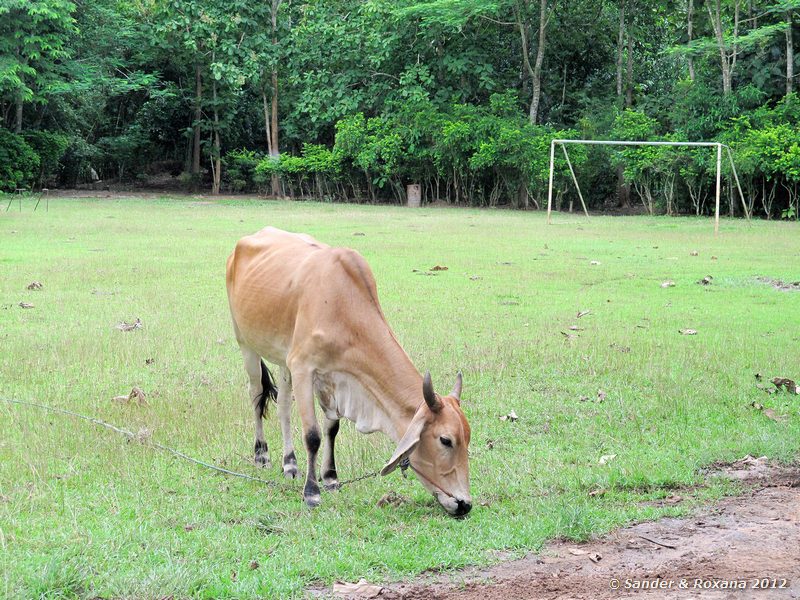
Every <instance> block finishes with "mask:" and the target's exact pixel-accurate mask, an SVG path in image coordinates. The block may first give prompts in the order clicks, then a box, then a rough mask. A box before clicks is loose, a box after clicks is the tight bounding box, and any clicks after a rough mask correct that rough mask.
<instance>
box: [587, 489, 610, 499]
mask: <svg viewBox="0 0 800 600" xmlns="http://www.w3.org/2000/svg"><path fill="white" fill-rule="evenodd" d="M605 493H606V490H604V489H603V488H597V489H594V490H592V491H590V492H589V497H590V498H594V497H595V496H602V495H603V494H605Z"/></svg>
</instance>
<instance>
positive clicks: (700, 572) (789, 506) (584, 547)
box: [380, 457, 800, 600]
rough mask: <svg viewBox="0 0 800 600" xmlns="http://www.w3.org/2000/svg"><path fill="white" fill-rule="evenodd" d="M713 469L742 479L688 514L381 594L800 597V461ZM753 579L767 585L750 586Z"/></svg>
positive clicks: (455, 599) (412, 598) (465, 599)
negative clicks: (734, 493)
mask: <svg viewBox="0 0 800 600" xmlns="http://www.w3.org/2000/svg"><path fill="white" fill-rule="evenodd" d="M713 474H718V475H723V476H726V477H730V478H732V479H736V480H739V481H741V482H743V483H744V484H746V485H747V486H749V489H748V490H747V492H746V493H744V494H743V495H741V496H738V497H734V498H725V499H724V500H722V501H720V502H719V503H717V504H716V505H714V506H710V507H704V508H703V509H701V510H700V511H698V512H697V513H696V514H694V515H693V516H692V517H689V518H682V519H674V518H666V519H662V520H660V521H657V522H651V523H640V524H638V525H634V526H631V527H626V528H624V529H620V530H618V531H615V532H613V533H611V534H609V535H607V536H604V537H602V538H599V539H597V540H594V541H591V542H588V543H585V544H575V543H571V542H553V543H551V544H548V545H547V546H546V547H545V549H544V550H543V551H542V552H541V553H539V554H537V555H530V556H528V557H526V558H524V559H522V560H516V561H509V562H506V563H502V564H499V565H496V566H494V567H491V568H488V569H466V570H463V571H459V572H458V573H456V574H448V575H436V576H432V577H430V578H427V579H425V580H420V581H415V582H410V583H404V584H395V585H392V586H389V587H387V588H384V590H383V592H382V594H381V596H380V598H386V599H392V600H418V599H419V600H421V599H426V600H471V599H475V600H477V599H481V600H506V599H512V598H513V599H515V600H519V599H531V600H533V599H537V600H538V599H548V600H567V599H574V600H583V599H586V600H588V599H591V600H605V599H611V598H615V599H616V598H630V597H634V596H635V597H647V598H652V599H655V598H668V599H671V600H672V599H678V598H692V599H723V598H725V599H727V598H735V599H744V598H800V468H798V467H782V466H778V465H774V464H771V463H769V462H768V461H767V460H766V459H765V458H753V457H746V458H745V459H743V460H741V461H737V462H736V463H733V464H731V465H726V466H721V465H720V466H719V468H718V469H717V470H716V471H715V472H714V473H713ZM762 580H763V581H762ZM767 580H769V581H767ZM755 581H758V582H759V583H762V584H767V583H768V584H769V586H771V587H770V588H769V589H754V585H757V584H754V582H755ZM656 584H658V585H661V586H664V588H663V589H652V586H654V585H656ZM682 584H685V585H686V586H687V587H681V585H682ZM613 585H618V586H619V589H612V586H613ZM670 585H671V587H666V586H670ZM715 585H716V586H717V587H713V586H715ZM742 585H746V586H747V587H746V589H741V586H742ZM626 586H628V587H627V588H626ZM633 586H638V588H639V589H634V587H633ZM645 586H650V588H651V589H646V587H645ZM772 586H774V587H772Z"/></svg>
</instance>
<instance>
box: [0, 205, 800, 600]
mask: <svg viewBox="0 0 800 600" xmlns="http://www.w3.org/2000/svg"><path fill="white" fill-rule="evenodd" d="M15 208H16V206H15ZM24 208H25V210H24V211H23V212H21V213H19V212H15V211H11V212H8V213H0V396H2V397H5V398H17V399H20V400H29V401H37V402H42V403H45V404H50V405H53V406H58V407H62V408H67V409H71V410H75V411H78V412H81V413H84V414H88V415H92V416H95V417H98V418H101V419H105V420H107V421H110V422H113V423H115V424H118V425H120V426H122V427H125V428H127V429H131V430H133V431H136V432H139V431H141V432H142V436H143V438H147V439H151V440H153V441H157V442H160V443H163V444H167V445H170V446H173V447H175V448H178V449H180V450H182V451H185V452H187V453H189V454H191V455H193V456H197V457H199V458H203V459H205V460H210V461H213V462H215V463H217V464H219V465H223V466H226V467H228V468H231V469H235V470H238V471H243V472H245V473H249V474H254V475H257V476H263V477H265V478H267V479H270V480H274V481H275V483H276V485H275V486H272V487H267V486H264V485H262V484H258V483H254V482H249V481H245V480H240V479H232V478H226V477H224V476H221V475H219V474H216V473H213V472H211V471H208V470H204V469H201V468H199V467H197V466H194V465H192V464H189V463H186V462H184V461H180V460H177V459H175V458H173V457H171V456H169V455H167V454H164V453H162V452H159V451H158V450H155V449H153V448H151V447H148V446H147V444H146V443H136V442H128V441H126V439H125V438H124V437H121V436H119V435H118V434H115V433H113V432H111V431H108V430H105V429H102V428H98V427H96V426H94V425H92V424H89V423H86V422H83V421H75V420H71V419H70V418H69V417H66V416H60V415H52V414H46V413H43V412H41V411H39V410H36V409H32V408H25V407H20V406H16V405H8V404H5V403H3V402H0V576H1V577H2V580H0V581H1V582H0V596H2V597H4V598H19V599H29V598H95V597H100V598H136V599H139V598H147V599H150V598H161V597H165V596H171V595H172V596H174V597H175V598H251V597H257V596H263V597H268V598H273V597H292V596H302V595H303V592H304V589H306V587H307V586H309V585H315V584H316V585H329V584H330V583H331V582H332V581H334V580H336V579H341V580H350V581H354V580H357V579H358V578H360V577H366V578H367V579H369V580H371V581H386V580H392V579H398V578H402V577H408V576H412V575H415V574H418V573H420V572H422V571H425V570H429V569H433V570H441V569H453V568H457V567H460V566H463V565H466V564H470V563H489V562H492V561H495V560H498V559H499V557H500V556H501V555H502V556H507V555H508V553H502V554H501V553H500V551H511V552H510V554H512V555H513V554H515V553H521V552H524V551H526V550H535V549H537V548H539V547H540V546H541V545H542V543H543V542H544V541H545V540H547V539H550V538H554V537H568V538H574V539H584V538H586V537H588V536H591V535H593V534H597V533H600V532H604V531H607V530H609V529H611V528H613V527H616V526H619V525H620V524H623V523H627V522H630V521H632V520H636V519H651V518H655V517H657V516H659V515H662V514H666V513H671V514H676V513H678V512H680V511H685V510H686V506H687V505H690V504H691V503H692V501H690V502H685V503H683V504H681V505H678V506H666V507H659V506H658V505H657V503H652V502H650V503H648V502H646V501H648V500H654V499H659V498H664V497H665V496H668V495H669V494H670V493H672V492H673V490H675V488H679V487H682V486H692V485H694V484H698V483H701V482H703V481H704V476H703V469H704V468H705V467H707V466H709V465H711V464H712V463H714V462H715V461H731V460H735V459H737V458H740V457H741V456H743V455H745V454H747V453H750V454H753V455H757V456H758V455H762V454H766V455H768V456H770V457H772V458H776V459H778V460H784V461H791V460H797V459H798V456H800V454H799V453H800V400H798V398H799V397H798V396H790V395H789V394H787V393H785V392H781V393H778V394H772V395H769V394H766V393H765V392H764V391H762V390H760V389H758V388H757V387H756V384H757V381H756V379H755V377H754V374H755V373H761V374H763V376H764V380H765V382H766V380H767V379H768V378H771V377H773V376H786V377H792V378H800V362H798V348H799V347H800V343H799V341H800V330H798V323H800V293H792V292H781V291H778V290H775V289H773V288H772V287H771V286H769V285H766V284H764V283H760V282H758V281H757V280H756V278H757V277H758V276H766V277H772V278H775V279H782V280H785V281H796V280H798V279H800V266H798V265H800V228H798V226H797V225H796V224H793V223H777V222H771V223H767V222H754V223H753V224H752V225H751V226H748V225H747V224H746V223H744V222H740V221H736V222H723V224H722V229H721V233H720V235H719V236H717V237H716V238H715V237H714V236H713V235H712V223H711V221H710V220H708V219H702V220H701V219H689V218H646V217H632V218H601V217H598V218H593V219H592V220H591V222H586V220H585V219H582V218H579V217H577V216H576V217H569V216H566V215H559V216H557V217H556V219H555V224H554V225H553V226H550V227H548V226H546V225H545V219H544V215H542V214H540V213H521V212H507V211H487V210H448V209H420V210H409V209H403V208H397V207H371V206H343V205H327V204H312V203H279V202H257V201H220V202H214V203H198V202H196V201H193V200H191V199H187V198H183V199H161V200H137V199H127V200H100V199H93V200H68V199H56V200H54V201H53V202H51V204H50V211H49V212H47V213H42V212H41V211H38V212H36V213H32V212H31V208H32V205H31V206H26V207H24ZM268 224H269V225H274V226H278V227H282V228H285V229H289V230H293V231H304V232H307V233H310V234H312V235H314V236H315V237H317V238H319V239H320V240H322V241H324V242H327V243H329V244H332V245H347V246H350V247H353V248H356V249H357V250H359V251H360V252H361V253H362V254H363V255H364V256H365V257H366V259H367V260H368V261H369V262H370V264H371V266H372V269H373V271H374V274H375V277H376V279H377V282H378V290H379V293H380V297H381V302H382V305H383V308H384V312H385V313H386V315H387V318H388V320H389V322H390V324H391V325H392V326H393V328H394V330H395V332H396V334H397V336H398V338H399V339H400V341H401V343H402V344H403V345H404V347H405V349H406V351H407V352H408V353H409V355H410V356H411V358H412V360H413V361H414V363H415V364H416V365H417V367H418V368H419V369H420V370H421V371H424V370H428V369H429V370H430V371H431V373H432V375H433V381H434V385H435V386H436V387H437V388H438V389H439V390H440V391H445V392H446V391H448V390H449V389H450V387H451V385H452V383H453V379H454V376H455V374H456V371H457V370H459V369H461V370H462V371H463V372H464V393H463V400H464V409H465V412H466V415H467V417H468V419H469V420H470V422H471V425H472V432H473V433H472V445H471V463H470V464H471V475H472V495H473V500H474V503H475V507H474V508H473V510H472V512H471V513H470V515H469V516H468V518H466V519H462V520H456V519H453V518H450V517H448V516H447V515H446V514H445V513H444V511H443V510H441V508H440V507H439V506H438V505H437V504H436V503H435V501H434V499H433V498H432V497H431V496H430V495H429V494H427V492H425V491H424V489H423V488H422V486H421V485H420V484H419V483H417V482H416V481H414V480H413V479H412V478H411V477H409V479H407V480H404V479H403V478H402V477H401V476H400V473H399V471H397V472H395V473H393V474H392V475H390V476H388V477H386V478H373V479H368V480H365V481H361V482H358V483H355V484H352V485H350V486H346V487H345V488H343V489H342V490H341V491H340V492H338V493H323V504H322V506H321V507H320V508H318V509H316V510H310V509H308V508H306V507H305V506H304V505H303V503H302V500H301V485H302V484H301V482H300V481H284V480H282V479H281V478H280V477H279V469H280V466H279V462H280V461H279V460H276V457H277V454H275V450H276V449H279V448H280V441H279V440H280V435H279V427H278V423H277V419H276V414H275V411H274V407H273V408H271V410H270V414H269V416H268V418H267V420H266V423H265V432H266V435H267V440H268V442H269V444H270V447H271V451H272V453H273V464H274V465H275V466H274V467H273V468H272V469H270V470H268V471H259V470H257V469H256V468H255V467H254V466H253V465H252V463H251V458H252V457H251V453H252V445H253V443H252V432H253V425H252V420H251V410H250V408H249V403H248V400H247V397H246V396H247V394H246V385H245V382H246V376H245V373H244V369H243V367H242V364H241V359H240V355H239V352H238V348H237V345H236V342H235V340H234V338H233V335H232V331H231V327H230V323H229V315H228V308H227V300H226V297H225V285H224V267H225V260H226V258H227V255H228V253H229V252H230V251H231V249H232V248H233V245H234V244H235V242H236V240H238V239H239V238H240V237H241V236H243V235H246V234H249V233H251V232H253V231H255V230H257V229H260V228H261V227H263V226H265V225H268ZM355 233H363V234H364V235H363V236H356V235H354V234H355ZM695 250H696V251H697V253H698V255H697V256H691V255H690V253H691V252H692V251H695ZM714 257H716V259H714ZM592 261H598V262H599V264H592ZM434 265H442V266H447V267H448V270H446V271H438V272H437V274H436V276H427V275H425V274H424V273H425V271H427V270H428V269H430V268H431V267H433V266H434ZM414 270H418V271H419V272H415V271H414ZM707 275H712V276H713V280H712V283H711V285H708V286H703V285H699V284H697V283H696V282H697V281H698V280H699V279H701V278H703V277H704V276H707ZM666 280H672V281H674V282H675V284H676V285H675V287H670V288H662V287H661V285H660V284H661V283H662V282H663V281H666ZM32 281H40V282H41V283H42V285H43V289H41V290H38V291H29V290H27V289H26V286H27V285H28V284H29V283H31V282H32ZM20 302H28V303H30V304H33V305H34V307H33V308H29V309H23V308H21V307H20V306H19V305H18V303H20ZM579 311H591V312H589V313H588V314H587V315H585V316H583V317H581V318H577V317H576V314H577V313H578V312H579ZM137 317H138V318H140V319H141V321H142V324H143V327H142V329H139V330H135V331H131V332H122V331H119V330H117V329H116V328H115V325H116V324H117V323H119V322H121V321H132V320H133V319H135V318H137ZM573 325H575V326H578V327H579V328H580V329H579V330H570V329H569V327H570V326H573ZM685 328H691V329H695V330H697V335H694V336H687V335H681V334H680V333H679V331H678V330H679V329H685ZM565 333H567V334H570V336H572V337H567V336H565V335H564V334H565ZM132 386H139V387H140V388H141V389H142V390H144V392H145V393H146V394H147V400H148V402H149V405H148V406H138V405H136V404H133V405H120V404H117V403H114V402H112V401H111V399H112V398H113V397H114V396H117V395H121V394H127V393H128V392H129V391H130V389H131V387H132ZM600 390H602V391H603V392H604V394H605V398H604V400H603V401H602V402H600V401H598V392H599V391H600ZM582 396H583V397H588V399H586V400H582V399H581V397H582ZM753 402H757V403H760V404H763V405H764V407H765V410H763V411H759V410H756V409H754V408H753V407H751V403H753ZM766 409H771V410H772V411H774V412H770V413H769V415H771V416H772V417H775V419H777V420H774V419H773V418H770V416H768V414H767V411H766ZM511 410H513V411H514V412H515V413H516V414H517V415H518V417H519V419H518V420H516V421H515V422H511V421H509V420H505V421H503V420H500V418H499V417H500V416H502V415H505V414H507V413H509V412H510V411H511ZM342 423H343V427H342V432H341V433H340V436H339V438H338V445H337V450H338V456H337V462H338V466H339V475H340V477H341V478H343V479H349V478H351V477H354V476H358V475H361V474H364V473H368V472H371V471H374V470H376V469H379V468H380V467H381V466H382V465H383V463H384V462H385V461H386V460H387V459H388V458H389V456H390V455H391V453H392V450H393V447H392V445H391V444H390V442H389V440H388V439H387V438H385V437H383V436H381V434H375V435H373V436H364V435H361V434H358V433H357V432H355V430H354V428H353V427H352V425H351V424H349V423H348V424H344V421H343V422H342ZM296 429H297V427H296ZM299 440H300V437H299V435H296V437H295V441H296V444H297V447H298V454H300V455H302V453H303V451H302V445H301V444H300V442H299ZM608 455H615V457H613V458H612V459H608V458H607V456H608ZM604 456H605V457H606V461H601V460H600V459H601V457H604ZM298 458H299V462H300V464H304V457H303V456H298ZM601 462H605V463H606V464H600V463H601ZM692 489H693V490H694V491H686V490H682V491H681V492H680V494H681V495H684V496H687V497H689V496H691V497H693V498H694V500H693V501H695V502H699V501H708V500H709V499H712V498H714V497H718V496H719V495H721V494H724V493H729V492H731V491H732V487H731V486H730V485H728V484H726V483H724V482H721V481H714V480H712V481H710V482H709V485H707V486H705V487H702V488H692ZM390 490H393V491H395V492H396V493H398V494H399V495H400V496H402V498H404V499H405V502H403V503H401V504H400V505H399V506H396V507H394V506H384V507H379V506H377V503H378V500H379V499H380V498H381V497H382V496H383V495H384V494H386V493H387V492H389V491H390Z"/></svg>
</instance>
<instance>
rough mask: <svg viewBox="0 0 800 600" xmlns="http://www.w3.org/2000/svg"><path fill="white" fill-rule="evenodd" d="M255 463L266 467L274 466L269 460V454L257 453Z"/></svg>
mask: <svg viewBox="0 0 800 600" xmlns="http://www.w3.org/2000/svg"><path fill="white" fill-rule="evenodd" d="M255 463H256V466H257V467H261V468H264V469H266V468H268V467H271V466H272V462H271V461H270V460H269V455H267V454H256V458H255Z"/></svg>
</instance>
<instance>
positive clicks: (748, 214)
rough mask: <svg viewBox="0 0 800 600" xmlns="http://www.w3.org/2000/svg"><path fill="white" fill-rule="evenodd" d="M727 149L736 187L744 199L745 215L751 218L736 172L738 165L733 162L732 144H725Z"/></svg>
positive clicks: (740, 196)
mask: <svg viewBox="0 0 800 600" xmlns="http://www.w3.org/2000/svg"><path fill="white" fill-rule="evenodd" d="M725 149H726V150H727V151H728V160H729V161H730V163H731V171H733V178H734V179H735V180H736V188H737V189H738V190H739V198H741V199H742V208H743V209H744V216H745V217H747V220H748V221H749V220H750V211H749V210H747V203H746V202H745V201H744V194H743V193H742V186H741V184H740V183H739V174H738V173H737V172H736V165H735V164H733V153H731V149H730V146H725Z"/></svg>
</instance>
